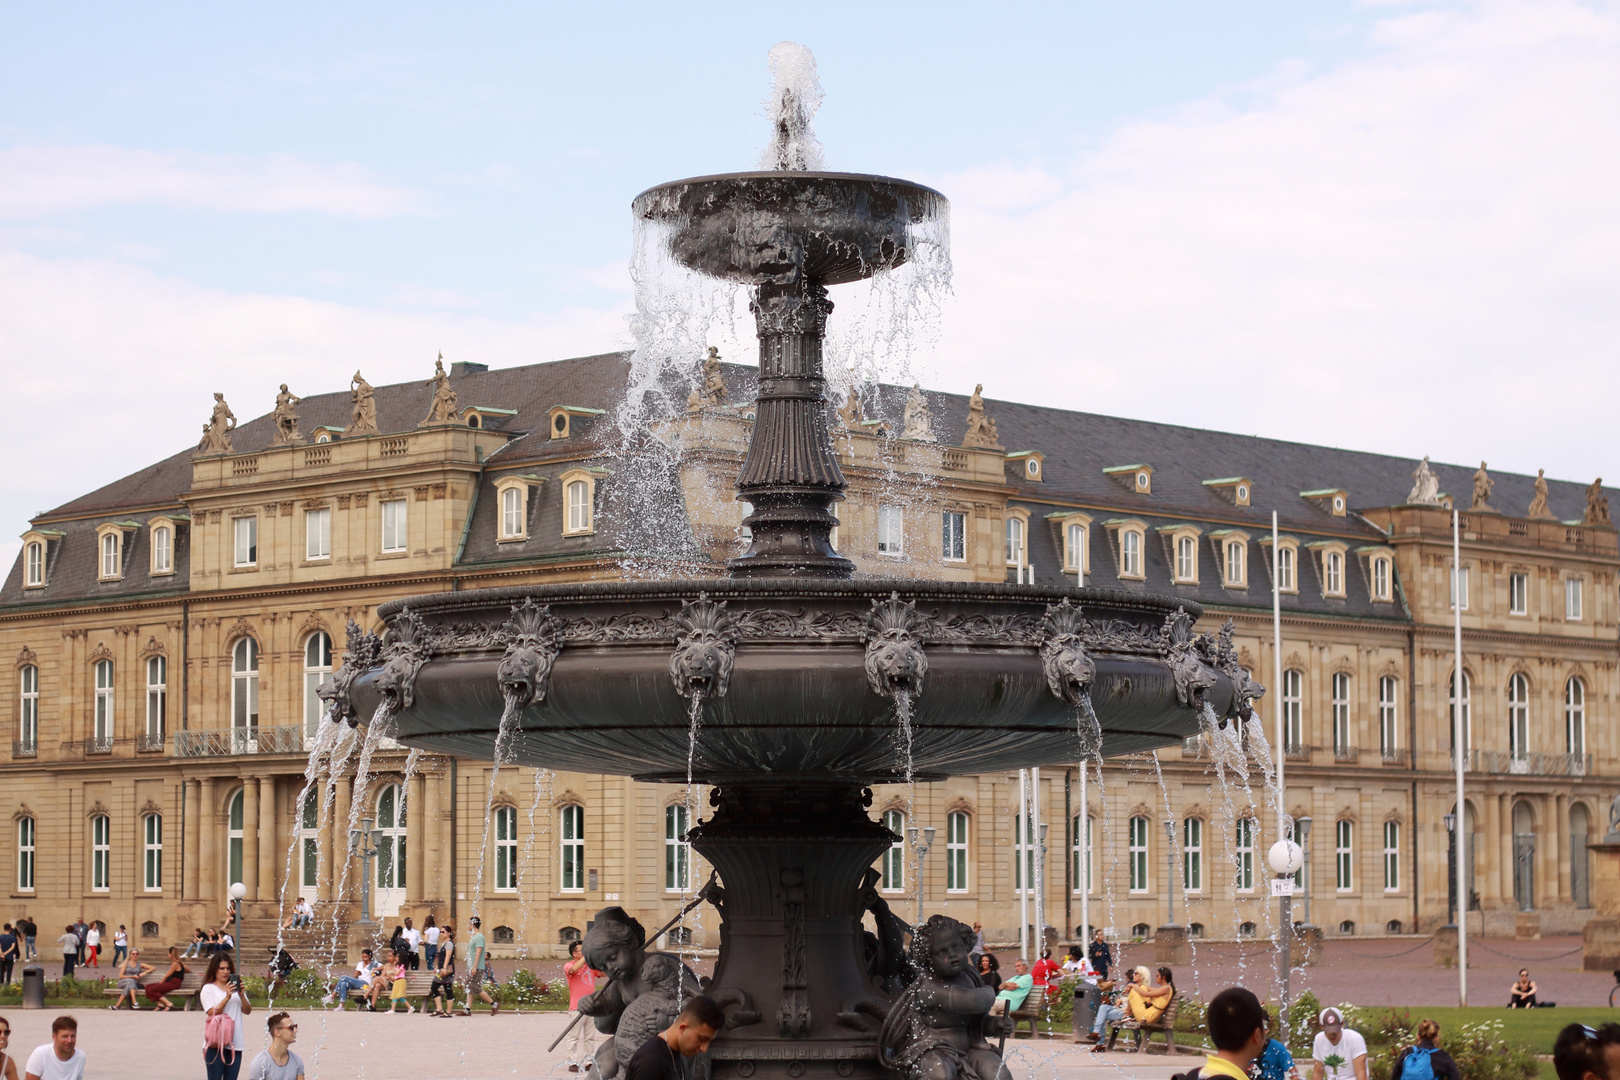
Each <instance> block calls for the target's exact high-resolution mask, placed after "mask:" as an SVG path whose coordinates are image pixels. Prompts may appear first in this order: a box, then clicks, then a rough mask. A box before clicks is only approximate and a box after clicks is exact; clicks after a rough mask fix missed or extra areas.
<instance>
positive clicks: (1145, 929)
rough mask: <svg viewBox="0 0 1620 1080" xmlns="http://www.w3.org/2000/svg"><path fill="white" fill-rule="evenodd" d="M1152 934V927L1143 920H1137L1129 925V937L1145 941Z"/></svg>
mask: <svg viewBox="0 0 1620 1080" xmlns="http://www.w3.org/2000/svg"><path fill="white" fill-rule="evenodd" d="M1152 936H1153V928H1152V927H1151V926H1149V925H1148V924H1147V923H1145V922H1139V923H1137V924H1136V925H1135V926H1133V927H1131V937H1133V938H1136V939H1137V940H1138V941H1146V940H1147V939H1148V938H1150V937H1152Z"/></svg>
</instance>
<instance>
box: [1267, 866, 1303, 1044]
mask: <svg viewBox="0 0 1620 1080" xmlns="http://www.w3.org/2000/svg"><path fill="white" fill-rule="evenodd" d="M1266 862H1267V863H1269V864H1270V865H1271V869H1272V872H1273V873H1275V874H1276V875H1277V878H1276V881H1275V883H1274V886H1273V889H1272V891H1273V892H1275V893H1276V894H1277V897H1278V904H1279V905H1280V906H1281V907H1282V912H1281V919H1280V926H1279V927H1278V929H1277V999H1278V1001H1279V1002H1280V1003H1281V1004H1280V1007H1279V1008H1278V1009H1277V1019H1278V1021H1279V1022H1280V1023H1281V1024H1282V1029H1283V1030H1282V1039H1283V1041H1284V1042H1287V1041H1288V1005H1289V1000H1290V995H1289V991H1288V975H1289V968H1291V967H1292V966H1293V962H1292V957H1291V956H1290V951H1291V947H1292V945H1293V936H1294V927H1293V917H1294V911H1293V907H1294V874H1295V873H1297V872H1298V871H1299V868H1300V867H1301V866H1304V865H1305V849H1304V848H1302V847H1300V846H1299V845H1298V844H1296V843H1294V842H1293V841H1292V840H1279V841H1277V842H1276V843H1275V844H1272V845H1271V850H1270V851H1268V852H1267V853H1266Z"/></svg>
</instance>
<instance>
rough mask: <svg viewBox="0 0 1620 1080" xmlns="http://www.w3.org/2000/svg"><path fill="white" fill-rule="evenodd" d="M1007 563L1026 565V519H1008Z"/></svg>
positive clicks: (1010, 564)
mask: <svg viewBox="0 0 1620 1080" xmlns="http://www.w3.org/2000/svg"><path fill="white" fill-rule="evenodd" d="M1006 548H1007V552H1006V554H1007V565H1008V566H1024V565H1025V562H1024V519H1023V518H1015V517H1010V518H1008V519H1007V543H1006Z"/></svg>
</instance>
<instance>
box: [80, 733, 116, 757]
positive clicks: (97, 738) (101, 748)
mask: <svg viewBox="0 0 1620 1080" xmlns="http://www.w3.org/2000/svg"><path fill="white" fill-rule="evenodd" d="M112 748H113V737H112V736H111V735H92V736H90V737H89V738H88V739H86V740H84V752H85V753H86V754H110V753H112Z"/></svg>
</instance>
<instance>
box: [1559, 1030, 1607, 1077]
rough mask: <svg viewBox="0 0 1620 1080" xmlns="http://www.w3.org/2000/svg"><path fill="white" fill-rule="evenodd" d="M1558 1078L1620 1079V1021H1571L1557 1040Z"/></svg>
mask: <svg viewBox="0 0 1620 1080" xmlns="http://www.w3.org/2000/svg"><path fill="white" fill-rule="evenodd" d="M1553 1068H1554V1069H1555V1070H1557V1072H1558V1080H1620V1024H1604V1025H1603V1026H1602V1027H1596V1028H1594V1027H1590V1026H1588V1025H1586V1024H1570V1025H1569V1026H1568V1027H1566V1028H1564V1030H1562V1031H1560V1032H1559V1033H1558V1040H1557V1041H1556V1042H1554V1043H1553Z"/></svg>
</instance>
